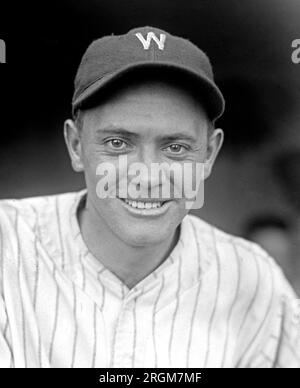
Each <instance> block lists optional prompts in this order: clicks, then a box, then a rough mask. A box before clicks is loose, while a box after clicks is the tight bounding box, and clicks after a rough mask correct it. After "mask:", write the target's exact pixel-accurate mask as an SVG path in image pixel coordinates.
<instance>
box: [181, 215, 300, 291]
mask: <svg viewBox="0 0 300 388" xmlns="http://www.w3.org/2000/svg"><path fill="white" fill-rule="evenodd" d="M187 221H188V222H189V223H190V224H191V225H192V226H193V229H194V234H195V235H196V239H197V241H198V244H199V246H200V250H201V247H203V248H204V249H205V251H206V254H208V255H210V260H213V261H214V262H215V263H217V265H218V266H219V268H220V272H221V276H224V277H227V276H228V278H230V277H231V276H235V277H236V278H237V277H240V279H239V281H240V283H243V284H244V286H245V288H248V287H249V288H252V287H253V286H254V285H255V287H256V286H257V287H259V288H260V292H261V294H262V295H264V294H265V293H269V292H275V293H276V294H277V296H279V297H280V295H283V294H284V295H285V294H288V295H290V296H294V292H293V290H292V289H291V287H290V285H289V283H288V281H287V280H286V278H285V275H284V274H283V271H282V270H281V268H280V267H279V265H278V264H277V263H276V261H275V260H274V259H273V258H272V257H271V256H270V255H269V254H268V253H267V252H266V251H265V250H264V249H263V248H262V247H260V246H259V245H258V244H256V243H254V242H252V241H249V240H246V239H245V238H243V237H239V236H235V235H233V234H231V233H228V232H225V231H224V230H221V229H220V228H218V227H215V226H213V225H211V224H210V223H208V222H206V221H204V220H202V219H200V218H199V217H196V216H193V215H188V218H187Z"/></svg>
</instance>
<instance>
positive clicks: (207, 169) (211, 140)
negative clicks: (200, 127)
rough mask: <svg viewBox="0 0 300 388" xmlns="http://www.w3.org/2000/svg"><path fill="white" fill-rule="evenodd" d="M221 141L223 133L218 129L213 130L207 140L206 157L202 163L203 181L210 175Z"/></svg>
mask: <svg viewBox="0 0 300 388" xmlns="http://www.w3.org/2000/svg"><path fill="white" fill-rule="evenodd" d="M223 140H224V132H223V130H222V129H220V128H217V129H215V130H214V131H213V133H212V134H211V135H210V136H209V137H208V139H207V155H206V160H205V163H204V179H206V178H208V177H209V176H210V174H211V170H212V167H213V165H214V163H215V160H216V158H217V156H218V153H219V151H220V149H221V147H222V144H223Z"/></svg>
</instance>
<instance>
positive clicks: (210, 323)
mask: <svg viewBox="0 0 300 388" xmlns="http://www.w3.org/2000/svg"><path fill="white" fill-rule="evenodd" d="M212 237H213V241H214V246H215V252H216V261H217V290H216V297H215V301H214V307H213V311H212V314H211V316H210V319H209V324H208V331H207V347H206V354H205V361H204V367H206V365H207V362H208V357H209V353H210V336H211V330H212V325H213V320H214V317H215V314H216V310H217V304H218V298H219V292H220V282H221V268H220V265H221V264H220V257H219V253H218V247H217V243H216V236H215V232H214V229H212Z"/></svg>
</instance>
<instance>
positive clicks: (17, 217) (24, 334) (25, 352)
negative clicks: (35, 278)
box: [15, 209, 28, 368]
mask: <svg viewBox="0 0 300 388" xmlns="http://www.w3.org/2000/svg"><path fill="white" fill-rule="evenodd" d="M18 220H19V213H18V210H17V209H16V218H15V230H16V239H17V257H18V282H19V290H20V302H21V311H22V333H23V354H24V361H25V368H27V365H28V360H27V344H26V326H25V325H26V324H25V311H24V304H23V300H22V286H21V267H22V264H21V252H20V241H19V232H18V224H19V222H18Z"/></svg>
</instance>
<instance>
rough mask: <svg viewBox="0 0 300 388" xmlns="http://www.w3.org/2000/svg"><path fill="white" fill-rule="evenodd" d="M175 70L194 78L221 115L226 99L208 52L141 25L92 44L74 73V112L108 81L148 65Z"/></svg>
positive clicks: (211, 110) (211, 111) (213, 115)
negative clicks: (215, 76) (217, 80)
mask: <svg viewBox="0 0 300 388" xmlns="http://www.w3.org/2000/svg"><path fill="white" fill-rule="evenodd" d="M154 68H155V69H166V70H167V71H168V73H170V72H171V71H172V70H173V71H176V72H177V75H178V72H179V73H180V75H182V76H187V77H189V78H190V79H191V78H192V79H193V88H196V91H197V92H198V90H199V96H201V98H202V100H203V101H205V107H206V109H207V113H208V116H209V117H210V119H211V120H216V119H217V118H218V117H220V116H221V115H222V113H223V112H224V108H225V101H224V98H223V96H222V93H221V91H220V90H219V88H218V87H217V85H216V84H215V81H214V75H213V70H212V66H211V63H210V61H209V59H208V57H207V55H206V54H205V53H204V52H203V51H202V50H200V49H199V48H198V47H197V46H195V45H194V44H193V43H191V42H190V41H188V40H187V39H183V38H180V37H177V36H173V35H171V34H169V33H168V32H166V31H163V30H161V29H158V28H155V27H141V28H135V29H133V30H130V31H129V32H128V33H127V34H124V35H118V36H116V35H110V36H105V37H103V38H100V39H97V40H95V41H94V42H92V43H91V44H90V46H89V47H88V48H87V50H86V52H85V54H84V55H83V57H82V60H81V62H80V65H79V68H78V70H77V74H76V77H75V90H74V95H73V100H72V108H73V114H75V112H76V110H77V109H79V108H81V109H83V108H84V106H85V105H86V103H87V102H88V101H89V100H90V99H91V98H92V97H95V95H96V94H97V93H98V92H99V91H100V90H102V89H103V88H104V87H106V86H107V85H109V84H111V83H112V82H116V81H117V80H118V79H120V78H122V77H123V76H124V75H126V74H128V73H132V72H135V71H137V70H141V69H145V70H146V71H151V69H154Z"/></svg>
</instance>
